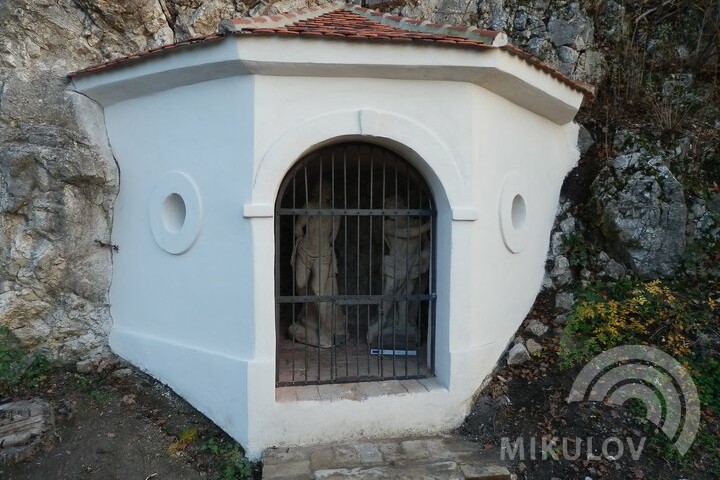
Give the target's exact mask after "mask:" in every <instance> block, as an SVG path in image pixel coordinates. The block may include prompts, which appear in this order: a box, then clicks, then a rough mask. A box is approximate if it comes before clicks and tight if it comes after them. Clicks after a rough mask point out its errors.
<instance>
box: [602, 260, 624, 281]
mask: <svg viewBox="0 0 720 480" xmlns="http://www.w3.org/2000/svg"><path fill="white" fill-rule="evenodd" d="M626 273H627V269H626V268H625V265H623V264H622V263H620V262H617V261H615V260H613V259H610V261H609V262H608V263H607V265H605V268H603V271H602V274H603V275H604V276H606V277H609V278H612V279H613V280H620V279H621V278H623V277H624V276H625V274H626Z"/></svg>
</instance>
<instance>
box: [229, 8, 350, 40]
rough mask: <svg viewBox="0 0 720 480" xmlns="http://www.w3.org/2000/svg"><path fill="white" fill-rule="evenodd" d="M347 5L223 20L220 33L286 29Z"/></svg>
mask: <svg viewBox="0 0 720 480" xmlns="http://www.w3.org/2000/svg"><path fill="white" fill-rule="evenodd" d="M344 6H345V3H340V2H335V1H331V2H328V3H326V4H325V5H320V6H315V7H306V8H301V9H298V10H293V11H291V12H287V13H278V14H277V15H261V16H259V17H239V18H233V19H229V20H222V21H221V22H220V25H219V26H218V33H220V34H226V33H238V32H241V31H242V30H255V29H258V28H277V27H286V26H288V25H290V24H292V23H295V22H301V21H303V20H310V19H312V18H316V17H319V16H321V15H325V14H326V13H330V12H335V11H338V10H342V9H343V7H344Z"/></svg>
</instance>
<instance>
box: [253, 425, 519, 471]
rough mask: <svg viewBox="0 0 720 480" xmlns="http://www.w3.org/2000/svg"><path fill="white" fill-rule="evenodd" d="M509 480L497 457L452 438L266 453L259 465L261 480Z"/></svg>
mask: <svg viewBox="0 0 720 480" xmlns="http://www.w3.org/2000/svg"><path fill="white" fill-rule="evenodd" d="M512 478H513V476H512V475H511V474H510V472H509V471H508V469H507V468H506V467H505V466H504V465H502V462H501V461H500V460H499V459H498V458H497V453H496V452H494V453H491V454H488V452H484V451H483V450H482V448H481V446H480V445H478V444H476V443H473V442H470V441H468V440H466V439H464V438H462V437H458V436H453V435H443V436H434V437H413V438H401V439H385V440H375V441H364V440H359V441H357V442H352V443H336V444H328V445H312V446H305V447H284V448H271V449H268V450H266V451H265V454H264V459H263V479H264V480H305V479H323V480H336V479H356V480H364V479H368V480H369V479H395V480H424V479H428V480H435V479H437V480H444V479H448V480H471V479H477V480H511V479H512Z"/></svg>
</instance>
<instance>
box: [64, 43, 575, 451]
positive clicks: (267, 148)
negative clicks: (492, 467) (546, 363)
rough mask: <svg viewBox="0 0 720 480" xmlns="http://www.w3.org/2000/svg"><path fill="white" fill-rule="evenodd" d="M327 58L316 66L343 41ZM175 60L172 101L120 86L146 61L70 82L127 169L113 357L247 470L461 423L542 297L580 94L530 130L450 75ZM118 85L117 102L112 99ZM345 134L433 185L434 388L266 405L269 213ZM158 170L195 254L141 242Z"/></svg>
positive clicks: (271, 319) (131, 84) (536, 119)
mask: <svg viewBox="0 0 720 480" xmlns="http://www.w3.org/2000/svg"><path fill="white" fill-rule="evenodd" d="M316 43H317V42H313V44H312V45H315V44H316ZM225 44H226V45H227V44H229V41H228V42H225ZM275 44H276V43H275ZM275 44H271V45H270V46H267V45H266V47H267V48H268V49H269V48H271V47H272V45H275ZM330 44H332V46H331V47H327V51H323V62H324V63H323V64H324V65H326V64H328V63H329V62H330V60H329V59H328V58H330V59H331V58H332V55H333V54H335V55H336V56H338V58H341V57H342V56H343V54H344V50H343V46H344V45H345V46H347V44H343V43H342V42H328V43H327V45H330ZM212 48H213V50H212V52H215V53H213V55H214V56H213V62H215V63H214V66H217V64H218V58H216V57H217V52H218V51H224V52H225V53H226V54H227V51H229V50H230V49H229V48H228V47H227V46H224V47H223V46H214V47H212ZM353 48H354V47H353ZM383 48H385V47H383ZM398 48H400V47H398ZM346 50H347V47H346ZM426 50H427V49H423V52H425V51H426ZM383 51H388V50H387V49H385V50H383ZM405 51H407V50H405ZM328 52H329V53H328ZM333 52H334V53H333ZM389 52H390V53H389V54H392V55H395V54H396V52H394V51H392V49H391V50H390V51H389ZM463 53H467V52H464V51H463ZM255 54H257V53H255ZM183 55H186V57H183ZM240 55H241V56H242V51H241V52H240ZM267 55H268V56H272V55H277V52H276V53H273V52H272V51H269V52H268V53H267ZM287 55H288V56H290V57H292V52H290V53H287ZM183 58H185V59H186V60H187V62H189V63H192V68H190V67H188V72H189V73H188V74H187V79H186V80H187V83H189V84H188V85H184V86H178V85H179V84H182V83H183V82H182V72H183V67H182V61H183ZM171 60H172V62H174V63H173V67H172V69H171V70H172V75H173V83H172V85H169V86H172V87H174V88H170V89H167V90H162V91H157V90H156V89H152V90H148V89H147V88H146V87H139V86H138V85H141V84H143V85H144V84H145V83H143V82H139V81H138V80H137V78H136V77H133V75H132V72H133V68H137V72H136V73H137V75H138V76H142V75H145V74H146V73H147V71H148V69H152V68H153V67H152V64H148V63H147V62H146V64H141V65H140V66H138V67H130V68H129V69H127V68H126V69H123V70H122V71H120V72H112V71H111V72H109V73H107V74H103V75H100V76H99V77H88V78H87V79H78V80H77V81H76V85H77V87H78V89H79V90H81V91H85V92H86V93H89V94H93V93H94V94H96V98H98V99H99V100H101V101H104V103H105V117H106V123H107V127H108V132H109V136H110V142H111V145H112V147H113V152H114V154H115V156H116V158H117V160H118V163H119V165H120V170H121V187H120V194H119V197H118V200H117V204H116V208H115V219H114V230H113V243H116V244H118V245H119V246H120V251H119V252H118V253H117V254H116V255H115V258H114V271H113V283H112V287H111V302H112V308H111V311H112V315H113V319H114V322H115V323H114V326H113V331H112V334H111V346H112V348H113V349H114V350H115V351H116V352H117V353H118V354H120V355H121V356H123V357H125V358H127V359H128V360H130V361H132V362H133V363H135V364H136V365H138V366H140V367H141V368H144V369H146V370H148V371H149V372H150V373H152V374H153V375H155V376H156V377H157V378H159V379H160V380H162V381H164V382H166V383H168V384H169V385H170V386H171V387H173V388H174V389H175V390H176V391H177V392H178V393H180V394H181V395H182V396H184V397H185V398H187V399H188V400H189V401H190V402H191V403H192V404H193V405H195V406H196V407H197V408H199V409H200V410H201V411H203V412H204V413H206V414H207V415H208V416H209V417H210V418H212V419H213V420H214V421H215V422H216V423H218V425H220V426H221V427H223V428H224V429H226V430H227V431H228V432H229V433H230V434H231V435H233V436H234V437H235V438H237V439H238V440H239V441H240V442H241V443H243V445H244V446H245V447H246V449H247V450H248V453H249V454H250V455H251V456H257V455H259V454H260V452H261V451H262V450H263V449H264V448H266V447H268V446H271V445H293V444H301V443H312V442H320V441H322V442H327V441H333V440H342V439H347V438H351V437H354V436H359V435H363V436H366V437H372V436H383V435H391V434H393V435H394V434H403V433H407V432H418V431H421V432H431V431H440V430H446V429H449V428H452V427H455V426H456V425H457V424H459V422H461V421H462V418H463V417H464V415H465V413H466V411H467V409H468V407H469V402H470V399H471V397H472V395H473V393H474V392H475V391H476V389H477V388H478V387H479V386H480V384H481V382H482V380H483V379H484V378H485V377H486V376H487V375H488V374H489V373H490V371H491V369H492V368H493V366H494V365H495V363H496V362H497V360H498V358H499V357H500V355H501V353H502V352H503V350H504V348H505V346H506V344H507V342H508V341H509V340H510V338H511V336H512V335H513V333H514V332H515V330H516V329H517V327H518V326H519V325H520V323H521V322H522V320H523V318H524V316H525V315H526V314H527V312H528V310H529V308H530V307H531V305H532V302H533V300H534V298H535V296H536V294H537V292H538V291H539V287H540V283H541V280H542V275H543V263H544V259H545V253H546V251H547V244H548V238H549V233H550V228H551V226H552V222H553V219H554V214H555V207H556V204H557V201H558V196H559V190H560V186H561V183H562V180H563V178H564V177H565V175H566V173H567V172H568V171H569V169H570V168H571V167H572V166H573V165H574V163H575V162H576V160H577V157H578V153H577V151H576V149H575V144H576V138H577V128H576V126H575V125H574V124H572V123H566V124H565V125H558V123H557V121H558V118H561V117H563V116H564V115H566V113H563V112H565V110H566V109H567V108H569V107H568V104H569V103H572V102H575V103H576V104H577V105H579V100H578V98H577V95H576V96H573V95H574V94H571V93H568V91H569V89H566V87H563V88H565V89H566V90H568V91H565V90H562V91H560V93H561V94H562V96H563V98H564V100H563V101H562V102H559V103H558V107H557V108H558V109H560V110H562V112H560V113H558V112H556V113H557V114H555V115H554V114H551V113H548V115H546V116H542V115H540V114H538V113H532V112H530V111H529V110H527V109H526V108H523V107H520V106H518V105H516V104H514V103H512V102H511V101H510V99H511V98H510V97H512V95H508V94H507V92H498V93H493V92H491V91H490V90H489V89H488V88H490V86H488V85H484V86H479V85H476V84H473V83H467V82H463V81H440V80H437V79H433V80H422V79H419V78H363V77H360V76H359V75H360V73H359V71H356V75H355V76H353V75H344V76H343V77H342V78H338V77H332V76H328V77H310V76H307V75H300V74H298V70H297V69H295V70H293V69H290V68H289V67H288V65H287V57H286V61H285V62H283V63H282V65H276V66H275V69H274V70H272V69H271V70H272V71H273V72H274V75H266V74H257V72H255V73H256V74H254V75H251V74H247V73H248V72H247V71H242V72H241V71H234V73H236V75H235V74H232V72H233V71H232V69H226V72H225V73H223V74H222V75H213V74H211V73H207V74H203V73H202V69H201V67H199V66H198V62H200V63H201V60H199V59H198V50H193V51H190V52H188V53H185V54H182V53H181V54H178V55H177V56H175V57H172V58H171ZM373 60H374V61H375V62H377V63H380V64H381V63H382V62H383V59H382V58H374V59H373ZM163 61H166V62H167V59H163ZM508 61H509V62H511V63H512V61H510V60H508ZM227 62H230V60H227ZM339 63H340V62H339ZM148 65H150V66H148ZM302 65H303V68H304V70H303V71H308V70H307V68H306V67H307V65H306V63H303V64H302ZM266 67H267V65H266ZM281 67H283V68H286V69H287V72H288V75H282V74H280V73H281V72H282V71H283V70H282V68H281ZM154 68H157V67H154ZM208 68H210V67H208ZM213 68H214V67H213ZM512 68H514V69H516V71H520V72H524V73H523V74H524V75H530V76H532V75H536V76H538V77H537V78H535V77H532V78H530V79H529V80H528V81H529V82H530V83H533V84H534V85H542V84H543V81H546V80H545V79H544V77H542V76H543V75H544V74H542V73H540V72H538V71H536V70H532V69H529V70H527V71H526V70H522V68H521V67H519V66H517V65H515V64H514V63H512ZM412 70H413V73H412V75H411V74H410V73H407V74H403V75H399V74H398V73H397V72H398V70H397V67H393V72H395V73H394V74H393V75H386V76H393V77H399V76H406V77H413V76H419V77H422V72H417V71H416V69H412ZM373 71H374V72H376V73H377V72H378V70H377V69H375V70H373ZM143 72H145V73H143ZM228 72H231V73H228ZM290 73H292V76H290ZM346 73H347V72H346ZM456 73H457V72H456ZM496 73H497V72H496ZM152 75H153V78H158V75H160V76H162V72H157V71H154V72H152ZM203 75H205V76H203ZM498 75H500V73H498ZM377 76H379V77H386V76H383V75H381V74H378V75H377ZM218 77H219V78H218ZM138 82H139V83H138ZM553 82H556V81H554V80H553ZM146 83H147V82H146ZM124 84H125V85H127V88H128V91H125V92H124V93H123V94H122V95H120V94H118V95H114V94H112V92H113V89H119V88H122V86H123V85H124ZM553 85H554V84H553ZM552 88H557V86H553V87H552ZM513 95H515V96H521V95H522V92H515V93H513ZM532 95H533V96H534V98H535V99H537V98H539V97H538V94H537V92H533V94H532ZM546 97H547V98H545V97H543V98H545V99H544V100H543V102H545V103H543V105H541V106H542V108H540V107H538V108H535V110H537V111H540V112H541V111H542V109H543V108H546V109H547V108H549V109H552V108H553V107H552V105H553V102H552V101H551V100H549V98H551V97H552V95H551V94H547V95H546ZM509 98H510V99H509ZM541 103H542V102H541ZM575 108H576V107H575ZM338 139H364V140H366V141H371V142H376V143H378V144H381V145H385V146H387V147H389V148H392V149H395V150H397V151H398V152H399V153H401V154H403V155H404V156H405V158H407V159H408V160H409V161H411V162H412V163H413V164H414V165H415V166H416V167H417V168H418V169H419V170H420V171H421V172H422V173H423V174H424V175H425V177H426V180H427V181H428V183H429V185H430V187H431V189H432V190H433V193H434V195H435V200H436V203H437V206H438V243H437V252H438V253H437V255H438V258H437V270H438V271H437V293H438V301H437V309H436V319H437V336H436V359H435V361H436V371H437V384H436V386H435V388H433V389H432V390H431V391H430V392H425V393H415V394H406V395H393V396H376V397H371V398H368V399H366V400H364V401H362V402H356V401H350V400H339V401H300V402H277V401H276V400H275V299H274V265H273V260H274V238H273V236H274V221H273V218H272V213H273V205H274V203H275V197H276V195H277V192H278V189H279V186H280V183H281V181H282V179H283V177H284V175H285V173H286V172H287V171H288V169H289V168H290V167H291V166H292V164H293V163H294V162H295V161H296V160H298V159H299V158H300V157H302V155H303V154H304V153H306V152H308V151H309V150H311V149H313V148H316V147H317V146H318V145H320V144H322V143H323V142H328V141H332V140H338ZM171 171H181V172H183V173H184V174H185V175H187V176H188V177H190V178H192V179H193V180H194V182H195V184H196V185H197V189H198V191H199V192H200V197H201V202H202V206H203V207H202V210H203V221H202V227H201V230H200V233H199V235H198V237H197V240H196V241H195V243H194V244H193V245H192V246H191V248H189V250H187V251H186V252H185V253H182V254H179V255H174V254H171V253H168V252H166V251H165V250H163V249H162V248H160V246H159V245H158V244H157V243H156V242H155V240H154V238H153V235H152V233H151V229H150V222H151V216H152V215H155V214H158V212H152V211H150V207H149V204H150V203H151V197H152V194H153V191H154V190H155V189H156V188H157V185H158V183H159V182H160V183H162V182H163V181H164V180H163V178H167V177H163V175H166V174H167V172H171ZM509 175H512V176H514V177H515V178H519V179H520V181H519V183H518V185H520V187H519V188H521V190H522V192H521V193H522V195H523V196H524V199H525V202H526V206H527V218H526V227H525V228H527V229H528V231H527V232H526V233H527V236H528V242H527V245H526V246H525V248H524V249H522V250H521V251H520V252H519V253H512V252H511V251H510V250H509V249H508V248H506V245H505V242H504V241H503V236H502V233H501V228H500V219H499V213H498V212H499V208H500V205H499V204H500V201H501V191H502V188H503V184H504V181H505V179H506V177H508V176H509Z"/></svg>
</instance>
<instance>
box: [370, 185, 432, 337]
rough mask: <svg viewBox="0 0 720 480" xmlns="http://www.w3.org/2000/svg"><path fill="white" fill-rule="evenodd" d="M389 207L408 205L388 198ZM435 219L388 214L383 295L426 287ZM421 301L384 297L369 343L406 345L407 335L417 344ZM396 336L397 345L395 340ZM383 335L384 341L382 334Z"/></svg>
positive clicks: (371, 328) (400, 200) (405, 206)
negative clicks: (393, 340) (433, 220)
mask: <svg viewBox="0 0 720 480" xmlns="http://www.w3.org/2000/svg"><path fill="white" fill-rule="evenodd" d="M385 208H386V209H404V208H408V207H407V205H406V202H405V201H404V200H402V199H399V200H397V201H396V199H395V197H394V196H393V197H388V198H386V199H385ZM431 224H432V222H431V221H430V220H428V221H427V222H425V223H422V219H421V218H417V217H409V216H386V217H385V220H384V222H383V227H384V239H383V240H384V242H385V245H386V247H387V254H386V255H385V256H384V257H383V284H384V287H383V294H384V295H395V296H398V295H400V296H402V295H413V294H418V293H421V292H423V291H424V290H425V288H427V285H426V276H425V275H424V274H425V273H426V272H427V271H428V270H429V269H430V238H429V236H428V234H427V232H428V231H430V227H431ZM419 309H420V302H418V301H408V300H385V301H383V302H382V309H381V311H380V314H379V318H378V319H377V320H376V321H375V322H373V323H371V324H370V327H369V328H368V333H367V340H368V343H370V344H380V343H382V344H383V348H386V347H387V348H396V347H397V348H405V338H406V335H407V337H408V339H409V342H408V343H409V344H410V345H414V344H415V341H416V340H415V339H416V337H417V320H418V314H419V311H420V310H419ZM393 333H394V335H395V339H396V344H397V345H393V343H392V338H393V337H392V335H393ZM380 336H383V337H384V339H383V341H382V342H381V341H380V339H379V337H380Z"/></svg>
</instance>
